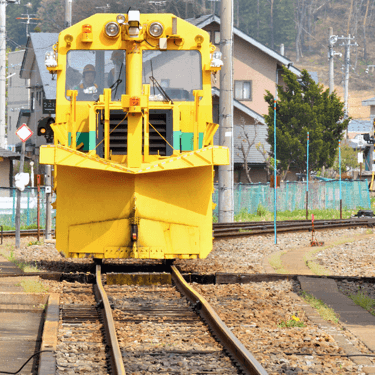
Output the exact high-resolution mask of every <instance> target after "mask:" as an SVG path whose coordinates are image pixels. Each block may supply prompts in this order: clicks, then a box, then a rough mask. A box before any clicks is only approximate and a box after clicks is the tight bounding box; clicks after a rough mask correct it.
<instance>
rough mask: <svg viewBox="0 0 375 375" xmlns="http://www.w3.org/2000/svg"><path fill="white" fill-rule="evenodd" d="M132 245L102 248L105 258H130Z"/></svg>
mask: <svg viewBox="0 0 375 375" xmlns="http://www.w3.org/2000/svg"><path fill="white" fill-rule="evenodd" d="M131 252H132V247H130V246H128V247H121V246H117V247H106V248H105V249H104V254H105V258H130V253H131Z"/></svg>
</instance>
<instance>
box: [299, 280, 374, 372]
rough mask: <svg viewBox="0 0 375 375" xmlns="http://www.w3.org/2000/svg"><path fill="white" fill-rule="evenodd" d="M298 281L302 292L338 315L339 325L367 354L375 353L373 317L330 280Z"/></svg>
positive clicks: (369, 370)
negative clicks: (362, 345) (361, 345)
mask: <svg viewBox="0 0 375 375" xmlns="http://www.w3.org/2000/svg"><path fill="white" fill-rule="evenodd" d="M298 281H299V282H300V284H301V288H302V290H303V291H305V292H307V293H309V294H312V295H313V296H314V297H316V298H318V299H320V300H322V301H323V302H324V303H325V304H326V305H327V306H329V307H331V308H332V309H333V310H334V311H335V312H336V313H337V314H338V316H339V320H340V322H341V324H342V325H343V326H344V327H345V328H346V329H348V330H349V331H350V332H352V333H353V334H354V335H355V336H356V337H357V338H358V339H359V340H360V341H362V342H363V343H364V344H365V345H366V346H367V348H368V349H369V354H374V353H375V316H374V315H372V314H370V313H369V312H367V311H366V310H365V309H363V308H362V307H360V306H357V305H356V304H355V303H354V302H353V301H352V300H351V299H350V298H349V297H346V296H345V295H344V294H342V293H340V291H339V290H338V288H337V284H336V282H335V281H334V280H332V279H326V278H319V279H318V278H312V277H308V276H298ZM364 371H365V373H366V374H375V368H364Z"/></svg>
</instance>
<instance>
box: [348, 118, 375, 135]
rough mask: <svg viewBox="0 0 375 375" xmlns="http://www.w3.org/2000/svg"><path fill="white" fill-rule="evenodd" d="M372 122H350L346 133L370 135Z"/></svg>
mask: <svg viewBox="0 0 375 375" xmlns="http://www.w3.org/2000/svg"><path fill="white" fill-rule="evenodd" d="M372 126H373V125H372V121H368V120H350V122H349V126H348V132H356V133H370V132H371V130H372Z"/></svg>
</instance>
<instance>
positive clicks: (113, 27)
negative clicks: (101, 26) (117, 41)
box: [105, 22, 120, 38]
mask: <svg viewBox="0 0 375 375" xmlns="http://www.w3.org/2000/svg"><path fill="white" fill-rule="evenodd" d="M119 32H120V27H119V25H118V24H117V23H116V22H108V23H107V24H106V25H105V33H106V34H107V36H109V37H111V38H113V37H115V36H117V35H118V33H119Z"/></svg>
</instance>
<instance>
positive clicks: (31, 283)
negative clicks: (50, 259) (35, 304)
mask: <svg viewBox="0 0 375 375" xmlns="http://www.w3.org/2000/svg"><path fill="white" fill-rule="evenodd" d="M17 286H22V288H23V290H24V291H25V293H46V292H48V288H46V287H45V286H44V285H43V284H42V283H41V282H40V281H37V280H23V281H21V282H20V283H19V284H17Z"/></svg>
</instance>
